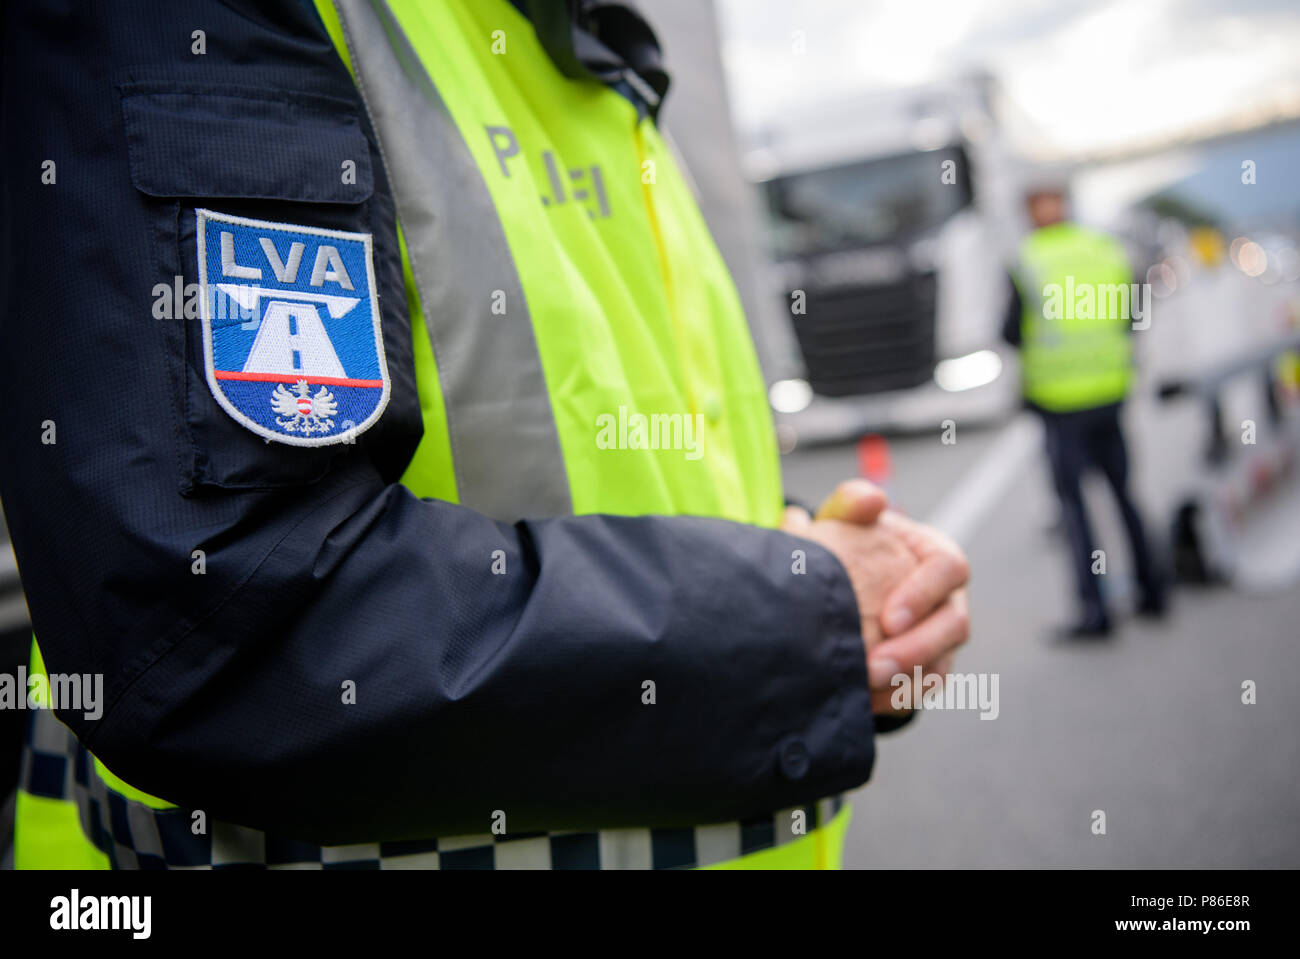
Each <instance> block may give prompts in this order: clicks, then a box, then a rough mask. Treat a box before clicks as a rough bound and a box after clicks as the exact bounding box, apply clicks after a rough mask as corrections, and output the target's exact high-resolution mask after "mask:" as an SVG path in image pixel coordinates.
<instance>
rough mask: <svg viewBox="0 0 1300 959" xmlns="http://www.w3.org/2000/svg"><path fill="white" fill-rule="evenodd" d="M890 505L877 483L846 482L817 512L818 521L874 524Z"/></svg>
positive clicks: (862, 480) (853, 480)
mask: <svg viewBox="0 0 1300 959" xmlns="http://www.w3.org/2000/svg"><path fill="white" fill-rule="evenodd" d="M888 505H889V498H888V497H887V496H886V495H885V491H884V490H882V489H881V488H880V487H879V486H877V485H876V484H875V483H871V482H868V481H867V480H864V479H851V480H845V481H844V482H842V483H840V485H839V486H837V487H835V491H834V492H833V493H831V495H830V496H828V497H827V498H826V502H824V503H822V505H821V508H820V509H818V510H817V519H837V520H840V521H841V522H845V523H860V524H866V523H874V522H875V521H876V519H877V518H878V517H879V516H880V514H881V513H882V512H884V510H885V507H886V506H888Z"/></svg>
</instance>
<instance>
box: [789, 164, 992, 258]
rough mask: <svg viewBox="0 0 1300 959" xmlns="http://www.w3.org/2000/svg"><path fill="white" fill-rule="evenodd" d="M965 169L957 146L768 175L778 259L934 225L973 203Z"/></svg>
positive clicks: (847, 246)
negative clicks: (950, 162)
mask: <svg viewBox="0 0 1300 959" xmlns="http://www.w3.org/2000/svg"><path fill="white" fill-rule="evenodd" d="M947 161H952V162H953V163H954V164H955V166H945V165H944V164H945V163H946V162H947ZM965 166H966V157H965V153H964V151H963V150H962V149H961V148H960V147H956V146H954V147H947V148H945V149H941V150H928V151H926V152H923V153H921V152H918V153H904V154H898V155H896V156H888V157H880V158H877V159H872V160H860V161H857V162H854V163H847V164H843V165H840V166H832V167H823V168H822V169H819V170H810V171H807V172H803V173H792V174H787V175H785V176H779V177H776V178H774V179H772V180H769V181H768V182H767V184H766V194H767V207H768V214H769V223H770V227H771V234H772V244H773V247H774V252H775V254H776V256H777V257H778V258H779V259H789V258H792V257H799V256H809V255H813V254H817V253H829V252H834V251H836V250H845V249H852V248H855V247H863V246H870V245H872V244H876V243H883V242H886V241H889V240H894V239H899V238H906V237H907V236H908V235H910V234H913V233H916V232H920V231H922V230H928V229H931V228H932V227H936V226H939V225H940V224H942V223H943V222H944V221H946V220H947V219H949V218H950V217H952V216H953V215H955V214H956V213H958V212H959V211H960V210H962V209H963V208H965V207H966V206H967V205H968V204H969V202H970V188H969V186H968V183H969V180H968V178H967V172H966V169H965ZM945 171H951V172H952V176H946V177H945V176H944V173H945ZM953 176H955V178H956V182H955V183H954V182H953ZM945 181H946V182H945Z"/></svg>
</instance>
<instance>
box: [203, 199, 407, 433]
mask: <svg viewBox="0 0 1300 959" xmlns="http://www.w3.org/2000/svg"><path fill="white" fill-rule="evenodd" d="M195 213H196V215H197V218H198V230H197V239H198V244H197V245H198V256H199V292H200V303H201V306H200V313H201V316H202V319H203V353H204V361H205V363H206V365H207V375H208V386H209V388H210V389H211V390H212V395H213V396H215V397H216V399H217V402H218V403H220V404H221V406H222V407H223V408H224V409H225V411H226V412H227V413H229V414H230V415H231V416H233V417H234V418H235V419H236V420H238V421H239V422H240V423H242V424H243V425H244V426H246V427H248V428H249V429H250V430H252V431H253V432H254V433H257V434H258V435H259V436H264V437H266V438H267V439H271V440H277V441H279V442H281V443H289V444H292V445H294V446H326V445H329V444H331V443H348V442H351V441H352V440H353V439H354V438H355V437H356V436H357V435H358V434H359V433H362V432H364V431H365V430H366V429H368V428H369V427H370V426H372V425H373V424H374V423H375V422H376V421H377V420H378V419H379V417H380V415H382V414H383V412H384V407H385V406H387V405H388V394H389V379H388V364H387V363H386V362H385V360H384V340H383V335H382V332H381V327H380V322H379V306H378V302H377V300H376V298H375V276H374V267H373V263H372V260H371V246H370V242H371V241H370V234H368V233H343V232H340V231H338V230H324V229H320V228H317V227H310V226H295V225H293V224H290V223H270V222H267V221H265V220H249V219H245V218H244V217H238V216H227V215H226V214H224V213H215V212H213V211H212V210H196V211H195Z"/></svg>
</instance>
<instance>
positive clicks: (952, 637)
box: [867, 593, 970, 689]
mask: <svg viewBox="0 0 1300 959" xmlns="http://www.w3.org/2000/svg"><path fill="white" fill-rule="evenodd" d="M969 638H970V616H969V613H968V612H967V608H966V597H965V595H964V594H962V593H957V594H955V595H954V596H952V597H951V598H950V599H949V600H947V601H946V602H945V603H944V604H943V605H942V606H940V607H939V608H938V609H937V610H935V611H934V612H933V613H931V614H930V615H929V616H927V617H926V618H925V619H923V620H922V621H921V622H920V623H918V624H917V625H916V626H915V627H913V628H912V629H909V630H908V631H907V632H905V633H903V634H902V635H900V636H894V637H892V638H889V639H886V640H884V641H883V642H881V643H880V644H879V645H878V646H876V647H875V648H874V649H873V650H872V651H871V655H870V657H869V658H868V660H867V671H868V679H869V682H870V685H871V688H872V689H888V688H889V681H890V679H892V678H893V677H894V676H895V675H897V674H898V673H911V672H912V670H913V669H914V668H915V667H917V666H920V667H921V668H922V670H926V671H928V670H929V669H930V666H931V664H933V663H941V662H943V661H944V660H945V659H946V658H947V657H948V656H949V655H950V654H951V652H952V651H953V650H954V649H956V648H957V647H958V646H960V645H961V644H962V643H964V642H966V640H967V639H969Z"/></svg>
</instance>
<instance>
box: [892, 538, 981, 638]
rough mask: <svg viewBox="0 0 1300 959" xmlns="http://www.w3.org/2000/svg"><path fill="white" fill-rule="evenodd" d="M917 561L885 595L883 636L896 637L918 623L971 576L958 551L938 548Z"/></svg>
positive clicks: (964, 558)
mask: <svg viewBox="0 0 1300 959" xmlns="http://www.w3.org/2000/svg"><path fill="white" fill-rule="evenodd" d="M920 560H921V562H920V563H919V564H918V565H917V567H916V568H915V569H913V570H912V571H911V572H910V573H908V574H907V576H906V577H904V578H903V581H902V582H901V583H899V584H898V585H897V586H895V587H894V588H893V589H892V590H890V592H889V595H888V596H886V597H885V607H884V609H883V610H882V611H881V617H880V625H881V627H882V628H883V629H884V631H885V635H886V636H896V635H898V634H899V633H902V632H904V631H905V630H907V629H908V628H909V627H911V626H912V624H913V623H920V622H921V621H922V620H924V619H925V618H926V617H927V616H929V615H930V614H931V613H932V612H933V611H934V610H935V609H937V608H938V607H939V605H940V604H941V603H943V602H945V601H946V600H947V599H948V597H949V596H951V595H952V594H953V593H954V592H956V591H957V590H959V589H961V587H963V586H965V585H966V581H967V580H968V579H970V566H969V565H968V564H967V562H966V557H965V556H963V555H962V554H961V553H960V552H951V551H949V550H947V549H941V550H936V551H934V552H930V553H928V554H927V555H923V556H921V557H920Z"/></svg>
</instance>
